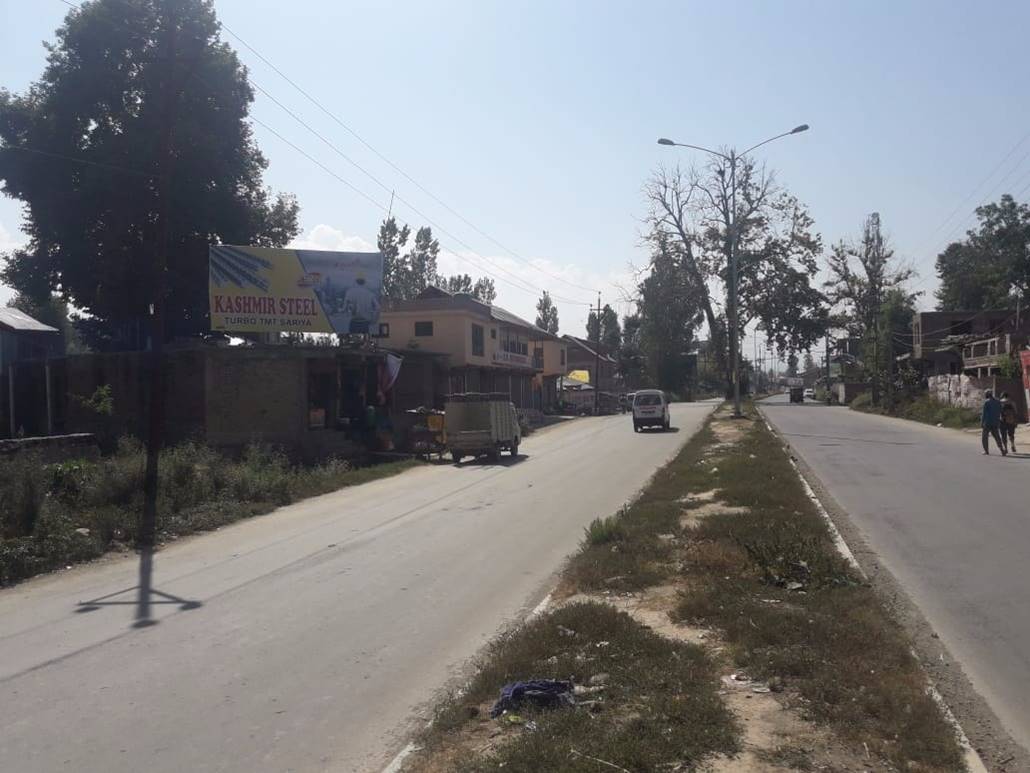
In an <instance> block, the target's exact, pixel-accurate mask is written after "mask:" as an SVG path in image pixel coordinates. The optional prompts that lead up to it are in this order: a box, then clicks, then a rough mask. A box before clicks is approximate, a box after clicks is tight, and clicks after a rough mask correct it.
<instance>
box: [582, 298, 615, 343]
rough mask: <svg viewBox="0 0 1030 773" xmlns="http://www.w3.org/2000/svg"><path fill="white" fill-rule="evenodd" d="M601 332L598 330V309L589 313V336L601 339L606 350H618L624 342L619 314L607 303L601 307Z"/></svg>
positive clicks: (592, 339)
mask: <svg viewBox="0 0 1030 773" xmlns="http://www.w3.org/2000/svg"><path fill="white" fill-rule="evenodd" d="M600 320H601V322H600V332H598V316H597V312H596V311H591V312H590V314H589V315H587V338H589V339H590V340H591V341H597V340H600V341H601V348H602V349H603V350H604V351H606V352H617V351H618V350H619V344H620V343H621V342H622V330H621V328H620V327H619V315H618V314H617V313H616V311H615V309H613V308H612V307H611V306H609V305H608V304H607V303H606V304H605V305H604V306H603V307H602V309H601V317H600Z"/></svg>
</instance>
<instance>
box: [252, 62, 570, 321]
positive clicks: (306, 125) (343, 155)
mask: <svg viewBox="0 0 1030 773" xmlns="http://www.w3.org/2000/svg"><path fill="white" fill-rule="evenodd" d="M248 81H249V83H250V85H251V86H253V87H254V88H255V89H257V90H258V91H259V92H261V93H262V94H264V95H265V96H266V97H268V98H269V99H270V100H271V101H272V102H273V103H274V104H275V105H276V106H277V107H279V108H280V109H281V110H283V112H285V113H286V114H288V115H289V116H290V117H291V118H293V119H294V120H295V121H296V122H297V123H299V124H300V125H301V126H303V127H304V128H305V129H307V130H308V131H309V132H311V133H312V134H313V135H314V136H315V137H316V138H318V139H319V140H320V141H321V142H322V143H323V144H325V145H326V146H327V147H328V148H329V149H330V150H332V151H333V152H334V153H336V154H337V155H338V156H340V157H341V158H343V159H344V160H345V161H346V162H347V163H349V164H350V165H351V166H353V167H354V168H355V169H357V170H358V171H359V172H361V173H362V174H364V175H365V176H366V177H368V178H369V179H370V180H372V182H374V183H375V184H376V185H378V186H379V187H380V188H382V189H383V190H384V191H386V192H389V193H391V194H393V193H394V192H393V190H392V189H391V188H390V186H389V185H387V184H386V183H384V182H383V181H382V180H380V179H379V178H377V177H376V176H375V175H373V174H372V173H371V172H369V171H368V170H367V169H365V168H364V167H363V166H362V165H361V164H359V163H358V162H357V161H355V160H354V159H352V158H351V157H350V156H348V155H347V154H346V153H344V152H343V151H342V150H340V148H339V147H337V146H336V145H335V144H334V143H333V142H332V141H331V140H330V139H329V138H327V137H326V136H325V135H324V134H322V133H321V132H319V131H318V130H317V129H315V128H314V127H313V126H311V125H310V124H309V123H307V122H306V121H305V120H304V119H303V118H301V117H300V116H299V115H297V114H296V113H295V112H293V111H292V110H290V108H288V107H287V106H286V105H284V104H283V103H282V102H281V101H280V100H278V99H276V97H275V96H273V95H272V94H271V93H269V92H268V91H267V90H266V89H264V88H262V87H261V86H260V85H259V84H257V83H256V82H255V81H254V80H253V79H252V78H249V77H248ZM252 120H256V119H252ZM261 126H264V127H266V128H267V124H264V123H261ZM276 136H278V137H279V138H280V139H283V138H282V135H280V134H278V133H277V134H276ZM290 144H291V145H292V146H293V147H294V148H295V149H296V145H293V144H292V143H290ZM309 158H310V156H309ZM320 166H321V165H320ZM323 168H324V167H323ZM348 185H349V186H350V187H352V188H353V187H354V186H353V185H351V184H350V183H348ZM365 198H369V197H368V196H365ZM394 198H395V199H396V200H397V201H398V202H400V203H401V204H403V205H404V206H406V207H407V208H408V209H409V210H411V211H412V212H413V213H414V214H416V215H418V216H419V217H420V218H422V219H423V220H424V221H425V222H426V223H428V224H429V225H431V226H432V227H433V228H435V229H436V230H437V231H438V232H439V233H441V234H444V235H445V236H447V237H448V238H449V239H450V240H451V241H453V242H456V243H458V244H460V245H461V246H462V247H464V248H465V249H466V250H467V251H469V252H470V253H472V254H473V255H475V256H476V257H477V258H478V259H479V260H481V261H483V262H484V263H486V264H488V265H490V266H493V267H494V269H496V270H497V271H500V272H501V273H503V274H506V275H508V276H509V277H512V278H513V279H514V280H515V281H516V282H521V283H522V284H524V285H526V286H527V287H529V288H531V289H532V291H533V292H542V291H543V288H541V287H538V286H536V285H534V284H532V283H531V282H529V281H527V280H525V279H523V278H522V277H519V276H518V275H517V274H515V273H513V272H512V271H509V270H508V269H506V268H504V267H503V266H500V265H498V264H497V263H495V262H494V261H492V260H490V259H489V258H487V257H485V256H483V255H480V254H479V253H477V252H476V251H475V250H474V249H472V247H471V246H469V245H468V243H467V242H465V241H464V240H462V239H460V238H459V237H457V236H455V235H454V234H453V233H451V232H450V231H448V230H447V229H446V228H444V227H443V226H441V225H440V224H439V223H437V222H435V221H434V220H433V219H432V218H430V217H429V216H428V215H426V214H425V213H424V212H422V211H421V210H419V209H418V208H417V207H416V206H415V205H413V204H412V203H411V202H409V201H407V200H406V199H405V198H403V197H401V196H398V195H396V194H394ZM377 206H379V207H380V209H383V210H384V211H389V210H388V209H387V208H386V207H383V206H382V205H378V204H377ZM452 252H454V253H455V254H456V255H457V254H458V253H457V252H456V251H455V250H452ZM497 278H498V279H502V281H507V280H503V278H501V277H497ZM510 283H511V282H509V284H510ZM516 286H517V285H516ZM520 289H523V290H525V288H520ZM552 297H553V298H555V299H556V300H559V301H562V302H563V303H570V304H582V305H589V304H587V303H586V302H581V301H577V300H575V299H571V298H565V297H563V296H560V295H553V294H552Z"/></svg>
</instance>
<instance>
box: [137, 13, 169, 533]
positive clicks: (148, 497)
mask: <svg viewBox="0 0 1030 773" xmlns="http://www.w3.org/2000/svg"><path fill="white" fill-rule="evenodd" d="M172 8H174V3H165V7H164V10H165V13H164V17H165V18H164V22H165V25H166V26H167V30H166V32H165V45H164V49H165V51H164V56H163V64H164V67H165V72H164V79H163V80H164V83H163V86H162V87H163V91H164V94H163V97H164V126H163V127H162V133H161V146H160V150H159V151H158V159H157V163H158V170H159V171H158V211H157V240H156V242H157V243H156V247H157V249H156V254H155V256H154V257H155V263H156V266H155V272H154V282H155V286H154V296H153V306H152V307H151V309H150V313H151V326H150V330H151V333H150V368H149V370H150V388H149V390H148V391H149V397H150V405H149V406H148V414H149V415H148V421H147V425H148V426H147V462H146V469H145V472H144V475H143V514H142V518H141V519H140V528H139V533H138V534H137V535H136V542H137V544H138V545H139V546H140V547H141V548H142V549H143V550H144V551H149V550H151V549H152V548H153V547H154V541H155V537H156V532H157V486H158V474H157V473H158V457H159V456H160V454H161V441H162V437H161V435H162V433H163V431H164V338H165V297H164V296H165V292H166V286H165V271H166V268H167V265H168V241H169V238H168V231H169V220H170V218H171V209H172V206H171V200H170V199H171V175H172V161H173V156H172V151H173V149H174V148H173V136H174V135H173V130H174V128H175V121H176V113H177V107H178V101H179V85H178V83H177V82H176V79H175V62H176V36H177V32H178V23H179V22H178V19H177V18H176V16H175V14H174V13H173V12H172V10H171V9H172Z"/></svg>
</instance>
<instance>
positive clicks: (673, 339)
mask: <svg viewBox="0 0 1030 773" xmlns="http://www.w3.org/2000/svg"><path fill="white" fill-rule="evenodd" d="M652 246H653V249H654V250H655V252H654V254H653V255H652V258H651V270H650V272H649V273H648V275H647V276H646V277H645V278H644V280H643V281H642V282H641V283H640V285H639V287H638V299H637V315H638V316H639V334H638V335H639V346H640V351H641V353H642V355H643V360H644V370H645V373H646V375H647V377H648V379H649V380H650V381H651V382H652V383H653V384H655V385H656V386H658V387H660V388H661V389H667V390H671V391H678V390H680V389H682V388H683V386H684V385H685V383H686V380H687V376H688V371H689V361H690V360H689V357H690V352H691V350H692V349H693V348H694V331H695V330H696V329H697V326H698V325H699V324H700V322H701V320H702V314H703V312H702V309H701V308H700V305H699V303H698V300H699V299H698V296H697V294H696V293H693V292H692V291H691V289H692V285H691V283H690V280H689V277H688V275H687V273H686V272H685V271H683V268H682V265H681V264H680V262H679V261H678V260H677V256H676V254H675V252H674V250H673V249H672V245H671V244H670V243H669V242H667V241H665V240H659V241H658V243H657V244H655V245H652ZM602 332H603V331H602Z"/></svg>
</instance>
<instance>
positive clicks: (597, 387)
mask: <svg viewBox="0 0 1030 773" xmlns="http://www.w3.org/2000/svg"><path fill="white" fill-rule="evenodd" d="M600 405H601V293H598V294H597V340H596V341H595V342H594V416H600V415H601V411H600Z"/></svg>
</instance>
